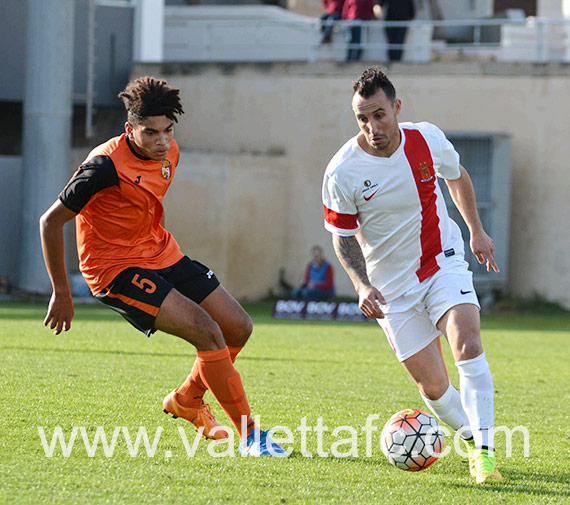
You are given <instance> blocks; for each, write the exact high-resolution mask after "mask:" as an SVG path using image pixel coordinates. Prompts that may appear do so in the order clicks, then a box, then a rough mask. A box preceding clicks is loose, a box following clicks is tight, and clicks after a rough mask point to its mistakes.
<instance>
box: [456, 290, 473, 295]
mask: <svg viewBox="0 0 570 505" xmlns="http://www.w3.org/2000/svg"><path fill="white" fill-rule="evenodd" d="M459 292H460V293H461V294H462V295H466V294H467V293H473V291H463V290H461V291H459Z"/></svg>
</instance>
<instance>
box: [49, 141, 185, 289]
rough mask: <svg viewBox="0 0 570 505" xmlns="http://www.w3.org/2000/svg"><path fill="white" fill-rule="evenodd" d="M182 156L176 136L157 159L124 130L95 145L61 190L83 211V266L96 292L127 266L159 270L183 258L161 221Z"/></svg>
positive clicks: (79, 235) (80, 225) (70, 203)
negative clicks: (142, 151)
mask: <svg viewBox="0 0 570 505" xmlns="http://www.w3.org/2000/svg"><path fill="white" fill-rule="evenodd" d="M178 158H179V149H178V144H177V143H176V141H175V140H173V141H172V144H171V145H170V150H169V151H168V155H167V156H166V159H165V160H164V161H154V160H150V159H148V158H143V157H142V156H140V155H138V154H137V153H135V151H134V150H133V149H132V147H131V146H130V143H129V141H128V138H127V136H126V134H124V133H123V135H121V136H120V137H114V138H112V139H110V140H109V141H107V142H105V143H104V144H101V145H100V146H98V147H96V148H95V149H93V151H91V152H90V153H89V156H87V159H86V160H85V161H84V162H83V163H82V164H81V166H80V167H79V169H78V170H77V172H75V174H74V175H73V177H72V178H71V180H70V181H69V183H68V184H67V186H66V187H65V189H64V190H63V191H62V192H61V194H60V195H59V199H60V200H61V202H62V203H63V204H64V205H65V206H66V207H67V208H69V209H70V210H72V211H74V212H77V213H78V215H77V217H76V220H75V221H76V228H77V250H78V252H79V262H80V269H81V272H82V273H83V276H84V277H85V280H86V281H87V284H88V285H89V287H90V289H91V292H92V293H93V294H97V293H100V292H101V291H103V290H104V289H105V288H106V287H107V286H108V285H109V284H110V282H111V281H112V280H113V279H114V278H115V277H116V276H117V275H118V274H119V273H120V272H122V271H123V270H125V269H126V268H129V267H141V268H151V269H153V270H156V269H160V268H166V267H169V266H171V265H173V264H174V263H176V262H177V261H179V260H180V259H181V258H182V257H183V255H182V253H181V252H180V247H179V246H178V244H177V242H176V240H175V239H174V237H173V236H172V234H171V233H169V232H168V231H166V230H165V229H164V228H163V226H162V225H161V224H160V222H161V219H162V217H163V215H164V208H163V206H162V198H163V197H164V194H165V193H166V190H167V189H168V187H169V186H170V183H171V182H172V177H173V176H174V172H175V169H176V165H177V164H178Z"/></svg>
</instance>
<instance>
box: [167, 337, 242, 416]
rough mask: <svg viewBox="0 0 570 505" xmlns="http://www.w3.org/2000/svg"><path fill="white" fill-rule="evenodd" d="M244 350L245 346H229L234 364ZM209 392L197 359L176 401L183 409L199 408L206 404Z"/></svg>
mask: <svg viewBox="0 0 570 505" xmlns="http://www.w3.org/2000/svg"><path fill="white" fill-rule="evenodd" d="M242 349H243V346H242V347H232V346H229V345H228V350H229V351H230V359H231V361H232V363H235V361H236V358H237V355H238V354H239V352H240V351H241V350H242ZM207 390H208V388H207V387H206V384H204V381H203V380H202V377H200V369H199V367H198V359H196V361H195V362H194V366H193V367H192V371H191V372H190V375H189V376H188V377H187V378H186V380H185V381H184V383H183V384H182V386H180V387H179V388H178V389H177V391H176V401H177V402H178V403H180V405H182V406H183V407H192V408H198V407H200V406H201V405H202V403H204V402H203V398H204V395H205V394H206V391H207Z"/></svg>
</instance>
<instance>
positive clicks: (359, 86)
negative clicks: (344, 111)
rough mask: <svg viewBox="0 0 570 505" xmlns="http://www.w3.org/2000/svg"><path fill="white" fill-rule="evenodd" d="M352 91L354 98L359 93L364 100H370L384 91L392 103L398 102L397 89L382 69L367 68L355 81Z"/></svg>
mask: <svg viewBox="0 0 570 505" xmlns="http://www.w3.org/2000/svg"><path fill="white" fill-rule="evenodd" d="M352 89H353V90H354V93H353V96H354V94H356V93H358V94H359V95H360V96H361V97H362V98H370V97H371V96H372V95H373V94H374V93H376V92H377V91H378V90H379V89H382V91H384V93H385V94H386V97H387V98H388V100H390V102H392V103H394V102H395V100H396V89H395V88H394V85H393V84H392V83H391V82H390V79H388V77H387V76H386V74H385V73H384V72H382V70H381V69H380V67H370V68H367V69H366V70H365V71H364V72H363V73H362V75H361V76H360V77H359V78H358V79H357V80H356V81H354V84H353V86H352Z"/></svg>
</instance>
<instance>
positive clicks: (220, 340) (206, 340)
mask: <svg viewBox="0 0 570 505" xmlns="http://www.w3.org/2000/svg"><path fill="white" fill-rule="evenodd" d="M196 333H197V337H195V338H194V345H195V346H196V349H198V350H199V351H213V350H216V349H223V348H224V347H225V346H226V342H225V340H224V337H223V335H222V331H221V330H220V327H219V326H218V324H217V323H216V322H215V321H214V320H212V319H209V318H208V319H205V320H204V321H202V322H201V324H200V325H199V327H198V328H197V331H196Z"/></svg>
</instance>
